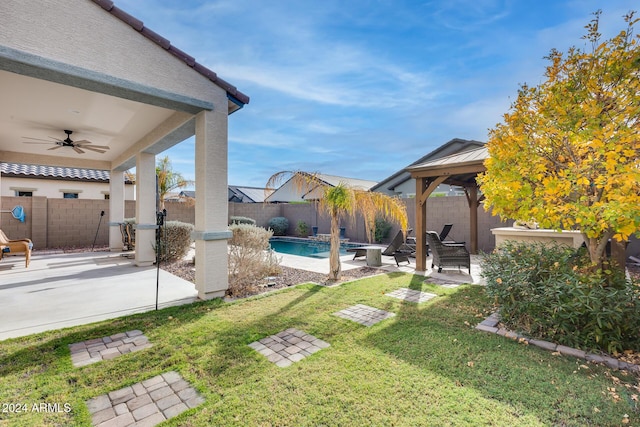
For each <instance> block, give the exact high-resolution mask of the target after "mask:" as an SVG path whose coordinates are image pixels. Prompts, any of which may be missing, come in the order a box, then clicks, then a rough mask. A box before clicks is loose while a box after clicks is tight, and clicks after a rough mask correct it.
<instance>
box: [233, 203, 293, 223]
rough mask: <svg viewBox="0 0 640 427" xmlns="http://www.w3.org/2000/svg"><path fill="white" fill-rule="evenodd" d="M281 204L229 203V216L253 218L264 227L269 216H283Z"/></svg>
mask: <svg viewBox="0 0 640 427" xmlns="http://www.w3.org/2000/svg"><path fill="white" fill-rule="evenodd" d="M283 206H285V205H284V204H270V203H229V217H232V216H244V217H247V218H251V219H255V220H256V225H257V226H259V227H266V226H267V224H268V223H269V220H270V219H271V218H274V217H277V216H284V215H283V214H282V209H283ZM289 223H291V220H289ZM289 225H291V224H289ZM294 227H295V225H294Z"/></svg>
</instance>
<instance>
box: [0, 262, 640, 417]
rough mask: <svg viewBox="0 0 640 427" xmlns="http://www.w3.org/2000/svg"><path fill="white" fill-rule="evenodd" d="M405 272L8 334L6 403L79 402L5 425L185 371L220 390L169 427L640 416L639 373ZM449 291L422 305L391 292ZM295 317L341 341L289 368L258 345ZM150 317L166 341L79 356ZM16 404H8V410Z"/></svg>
mask: <svg viewBox="0 0 640 427" xmlns="http://www.w3.org/2000/svg"><path fill="white" fill-rule="evenodd" d="M423 280H424V278H423V277H420V276H413V275H409V274H404V273H391V274H388V275H383V276H376V277H372V278H368V279H362V280H359V281H356V282H352V283H347V284H343V285H341V286H339V287H333V288H326V287H321V286H315V285H302V286H297V287H295V288H289V289H285V290H283V291H279V292H276V293H273V294H269V295H264V296H261V297H255V298H251V299H247V300H243V301H238V302H235V303H228V304H227V303H222V302H220V301H208V302H201V303H197V304H194V305H190V306H182V307H174V308H169V309H165V310H161V311H159V312H151V313H144V314H138V315H134V316H128V317H124V318H120V319H117V320H112V321H105V322H100V323H95V324H91V325H85V326H80V327H74V328H69V329H64V330H60V331H53V332H47V333H42V334H37V335H32V336H29V337H25V338H20V339H12V340H7V341H2V342H0V404H3V405H5V409H6V404H11V403H13V404H27V405H28V406H29V407H31V405H33V404H34V403H36V404H39V403H41V402H45V403H60V404H64V403H68V404H69V405H70V407H71V411H70V412H68V413H65V412H59V413H42V412H35V411H27V412H24V413H2V412H0V425H10V426H36V425H37V426H45V425H47V426H54V425H55V426H68V425H90V424H91V417H90V415H89V411H88V409H87V407H86V405H85V401H86V400H88V399H90V398H92V397H95V396H98V395H100V394H104V393H108V392H110V391H113V390H116V389H120V388H122V387H125V386H127V385H132V384H134V383H136V382H140V381H144V380H146V379H148V378H151V377H153V376H155V375H158V374H161V373H164V372H167V371H171V370H174V371H177V372H178V373H180V374H181V375H182V377H183V378H184V379H185V380H187V381H188V382H190V383H191V385H193V386H194V387H195V388H196V389H197V390H198V391H199V392H200V394H201V395H202V396H203V397H204V398H205V399H206V402H205V403H204V404H202V405H200V406H198V407H196V408H193V409H190V410H188V411H186V412H184V413H182V414H181V415H179V416H178V417H176V418H172V419H170V420H169V421H166V422H165V424H163V425H168V426H231V425H239V426H271V425H274V426H275V425H277V426H318V425H331V426H333V425H337V426H357V425H376V426H390V425H394V426H404V425H406V426H417V425H425V426H434V425H435V426H441V425H442V426H447V425H452V426H453V425H455V426H464V425H470V426H482V425H494V426H535V425H562V426H586V425H596V426H609V425H625V424H626V425H638V424H640V416H639V414H638V409H637V396H636V394H640V393H639V392H638V389H637V378H636V377H635V376H633V375H631V374H625V373H623V372H619V371H611V370H609V369H607V368H604V367H602V366H599V365H592V364H587V363H585V361H583V360H579V359H574V358H571V357H564V356H557V355H553V354H552V353H550V352H546V351H543V350H541V349H538V348H536V347H531V346H526V345H523V344H519V343H517V342H515V341H512V340H509V339H506V338H504V337H500V336H497V335H494V334H487V333H484V332H480V331H477V330H475V329H473V326H475V325H476V324H477V323H478V322H479V321H481V320H482V318H484V317H485V316H486V315H488V314H489V312H490V309H491V304H490V302H489V300H488V299H487V297H486V296H485V293H484V289H483V288H482V287H478V286H463V287H459V288H456V289H445V288H442V287H439V286H436V285H431V284H428V283H423ZM402 287H410V288H412V289H421V290H424V291H428V292H432V293H436V294H438V295H439V296H438V298H434V299H433V300H431V301H429V302H426V303H422V304H420V305H416V304H414V303H408V302H404V301H401V300H397V299H394V298H390V297H387V296H385V295H384V294H385V293H387V292H390V291H392V290H395V289H398V288H402ZM358 303H361V304H366V305H370V306H373V307H376V308H380V309H384V310H387V311H391V312H394V313H396V316H395V317H394V318H391V319H387V320H384V321H382V322H380V323H378V324H376V325H374V326H372V327H365V326H362V325H360V324H357V323H355V322H351V321H349V320H345V319H341V318H338V317H336V316H333V315H332V313H335V312H337V311H339V310H342V309H344V308H346V307H348V306H351V305H354V304H358ZM287 328H296V329H301V330H303V331H305V332H307V333H309V334H312V335H315V336H316V337H318V338H320V339H322V340H324V341H327V342H329V343H330V344H331V346H330V347H328V348H326V349H323V350H321V351H319V352H317V353H315V354H313V355H311V356H310V357H307V358H305V359H304V360H302V361H300V362H297V363H294V364H293V365H292V366H290V367H287V368H279V367H277V366H276V365H274V364H272V363H271V362H269V361H267V359H266V358H265V357H264V356H262V355H261V354H259V353H257V352H256V351H254V350H253V349H251V348H250V347H249V346H248V344H250V343H251V342H253V341H256V340H258V339H261V338H264V337H266V336H269V335H272V334H275V333H278V332H280V331H282V330H284V329H287ZM132 329H140V330H141V331H143V332H144V334H145V335H146V336H147V337H149V340H150V341H151V342H152V343H153V347H152V348H150V349H146V350H143V351H140V352H137V353H131V354H127V355H124V356H121V357H119V358H116V359H113V360H109V361H104V362H100V363H95V364H92V365H88V366H84V367H81V368H74V367H73V366H72V364H71V360H70V357H69V349H68V347H67V345H68V344H70V343H74V342H78V341H84V340H87V339H91V338H99V337H103V336H107V335H112V334H116V333H119V332H123V331H127V330H132ZM1 409H3V408H0V410H1Z"/></svg>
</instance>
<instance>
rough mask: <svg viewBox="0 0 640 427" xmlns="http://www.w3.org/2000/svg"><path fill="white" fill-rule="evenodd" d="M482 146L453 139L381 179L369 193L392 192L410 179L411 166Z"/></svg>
mask: <svg viewBox="0 0 640 427" xmlns="http://www.w3.org/2000/svg"><path fill="white" fill-rule="evenodd" d="M484 145H485V143H484V142H481V141H475V140H467V139H460V138H454V139H452V140H451V141H449V142H447V143H445V144H443V145H441V146H440V147H438V148H436V149H435V150H433V151H432V152H430V153H429V154H427V155H425V156H422V157H421V158H419V159H418V160H416V161H415V162H413V163H411V164H410V165H409V166H407V167H405V168H402V169H400V170H399V171H398V172H396V173H394V174H393V175H391V176H389V177H388V178H385V179H383V180H382V181H380V182H379V183H378V184H377V185H376V186H374V187H372V188H371V191H377V190H380V189H386V190H390V191H393V190H394V188H395V187H397V186H398V185H400V184H403V183H405V182H406V181H408V180H410V179H411V174H410V173H409V172H408V171H407V170H408V169H409V168H411V167H412V166H415V165H418V164H421V163H425V162H428V161H430V160H434V159H438V158H440V157H445V156H448V155H451V154H455V153H460V152H463V151H467V150H473V149H476V148H478V147H484Z"/></svg>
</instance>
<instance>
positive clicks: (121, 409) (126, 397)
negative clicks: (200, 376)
mask: <svg viewBox="0 0 640 427" xmlns="http://www.w3.org/2000/svg"><path fill="white" fill-rule="evenodd" d="M202 402H204V399H203V398H202V397H201V396H200V395H199V394H198V392H197V391H196V390H195V389H194V388H193V387H191V386H190V385H189V383H188V382H186V381H185V380H183V379H182V376H180V374H178V373H177V372H175V371H171V372H167V373H165V374H162V375H158V376H156V377H153V378H150V379H148V380H146V381H142V382H141V383H136V384H134V385H132V386H129V387H125V388H121V389H120V390H115V391H112V392H111V393H108V394H102V395H100V396H98V397H94V398H93V399H90V400H88V401H87V407H88V408H89V412H90V413H91V419H92V422H93V425H94V426H99V427H115V426H118V427H126V426H134V425H135V426H155V425H157V424H159V423H161V422H162V421H164V420H168V419H169V418H172V417H175V416H177V415H178V414H181V413H182V412H184V411H186V410H187V409H189V408H193V407H195V406H198V405H199V404H201V403H202Z"/></svg>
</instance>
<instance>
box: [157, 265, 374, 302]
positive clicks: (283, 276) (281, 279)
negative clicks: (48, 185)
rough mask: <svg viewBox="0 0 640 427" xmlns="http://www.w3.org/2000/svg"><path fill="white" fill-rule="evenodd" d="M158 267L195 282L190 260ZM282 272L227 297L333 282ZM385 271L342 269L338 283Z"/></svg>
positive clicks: (313, 275)
mask: <svg viewBox="0 0 640 427" xmlns="http://www.w3.org/2000/svg"><path fill="white" fill-rule="evenodd" d="M160 268H161V269H163V270H165V271H168V272H169V273H171V274H174V275H176V276H178V277H181V278H183V279H185V280H188V281H190V282H195V267H194V265H193V264H192V263H191V262H190V261H175V262H171V263H164V264H160ZM280 269H281V270H282V273H280V275H278V276H275V279H274V280H273V282H275V285H272V286H264V287H262V286H256V287H252V288H250V289H247V290H246V292H243V293H242V294H241V295H232V294H231V293H228V295H227V296H228V297H246V296H251V295H256V294H260V293H264V292H268V291H271V290H273V289H280V288H286V287H288V286H294V285H298V284H301V283H309V282H313V283H317V284H319V285H332V284H334V283H332V282H329V283H328V282H327V275H326V274H322V273H314V272H312V271H306V270H300V269H297V268H291V267H282V266H281V267H280ZM381 273H387V271H386V270H383V269H380V268H371V267H360V268H356V269H353V270H348V271H343V272H342V279H341V280H340V282H338V283H342V282H347V281H350V280H355V279H360V278H362V277H368V276H374V275H376V274H381Z"/></svg>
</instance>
